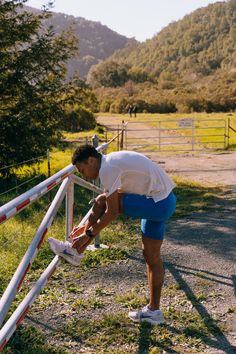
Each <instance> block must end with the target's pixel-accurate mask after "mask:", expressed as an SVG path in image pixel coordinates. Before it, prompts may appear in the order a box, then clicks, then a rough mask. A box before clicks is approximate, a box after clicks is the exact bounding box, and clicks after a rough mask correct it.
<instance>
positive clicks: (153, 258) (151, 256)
mask: <svg viewBox="0 0 236 354" xmlns="http://www.w3.org/2000/svg"><path fill="white" fill-rule="evenodd" d="M143 257H144V259H145V262H146V263H147V264H148V265H149V266H155V265H158V264H159V263H160V261H161V257H160V253H159V252H153V251H149V252H147V250H145V249H143Z"/></svg>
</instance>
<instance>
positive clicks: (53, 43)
mask: <svg viewBox="0 0 236 354" xmlns="http://www.w3.org/2000/svg"><path fill="white" fill-rule="evenodd" d="M25 2H26V0H13V1H1V2H0V151H1V153H0V167H3V166H6V165H9V164H12V163H17V162H19V161H22V160H25V159H29V158H34V157H37V156H39V155H41V154H42V153H44V152H45V151H46V149H47V148H49V147H50V146H52V145H53V144H55V143H56V142H57V140H58V138H59V137H60V129H61V126H62V121H63V104H64V102H63V101H64V97H65V93H66V91H67V87H68V84H67V83H65V81H64V78H65V73H66V70H65V63H66V61H67V60H68V59H69V58H71V57H72V56H73V55H75V54H76V53H77V52H78V43H77V40H76V39H75V37H74V36H73V34H72V33H69V32H64V33H62V34H60V35H57V36H55V33H54V31H53V28H52V27H50V28H47V29H43V26H42V21H43V19H45V18H47V17H49V16H50V12H49V11H48V9H45V10H44V11H43V12H41V13H40V14H39V15H33V14H31V13H28V12H26V11H24V9H23V4H24V3H25Z"/></svg>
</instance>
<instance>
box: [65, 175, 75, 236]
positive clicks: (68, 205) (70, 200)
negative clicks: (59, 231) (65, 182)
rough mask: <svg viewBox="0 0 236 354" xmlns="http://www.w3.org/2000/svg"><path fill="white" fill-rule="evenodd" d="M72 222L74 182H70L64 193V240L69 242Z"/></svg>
mask: <svg viewBox="0 0 236 354" xmlns="http://www.w3.org/2000/svg"><path fill="white" fill-rule="evenodd" d="M73 222H74V182H72V181H71V182H70V184H69V187H68V189H67V192H66V239H67V241H68V240H69V236H70V233H71V231H72V229H73Z"/></svg>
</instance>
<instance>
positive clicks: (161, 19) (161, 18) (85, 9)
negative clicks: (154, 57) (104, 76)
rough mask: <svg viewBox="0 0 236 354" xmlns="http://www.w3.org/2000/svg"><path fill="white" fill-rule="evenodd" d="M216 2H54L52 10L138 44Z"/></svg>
mask: <svg viewBox="0 0 236 354" xmlns="http://www.w3.org/2000/svg"><path fill="white" fill-rule="evenodd" d="M215 2H217V1H216V0H54V7H53V9H52V11H55V12H62V13H65V14H68V15H73V16H75V17H84V18H85V19H86V20H91V21H98V22H100V23H101V24H103V25H106V26H107V27H109V28H110V29H112V30H114V31H116V32H117V33H119V34H122V35H125V36H126V37H129V38H131V37H134V38H136V39H137V40H138V41H145V40H146V39H150V38H152V37H153V36H154V35H155V34H157V33H158V32H160V30H161V29H162V28H164V27H166V26H167V25H168V24H169V23H171V22H173V21H177V20H179V19H181V18H183V17H184V16H185V15H187V14H189V13H191V12H192V11H194V10H196V9H198V8H200V7H204V6H207V5H208V4H211V3H215ZM46 3H47V1H45V0H29V1H27V3H26V5H28V6H31V7H35V8H38V9H40V8H42V5H45V4H46Z"/></svg>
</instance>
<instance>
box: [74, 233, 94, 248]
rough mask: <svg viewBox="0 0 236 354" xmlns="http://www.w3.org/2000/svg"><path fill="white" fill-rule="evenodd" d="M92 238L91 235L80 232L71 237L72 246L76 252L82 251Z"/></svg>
mask: <svg viewBox="0 0 236 354" xmlns="http://www.w3.org/2000/svg"><path fill="white" fill-rule="evenodd" d="M92 240H93V238H92V237H89V236H87V235H85V234H82V235H80V236H77V237H75V238H74V239H73V243H72V247H73V248H76V250H77V251H78V253H83V252H84V251H85V250H86V248H87V247H88V245H89V244H90V243H91V241H92Z"/></svg>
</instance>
